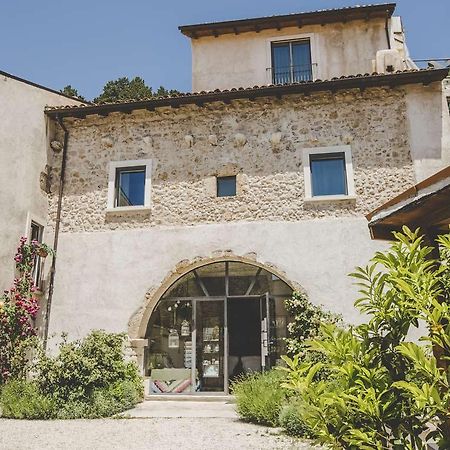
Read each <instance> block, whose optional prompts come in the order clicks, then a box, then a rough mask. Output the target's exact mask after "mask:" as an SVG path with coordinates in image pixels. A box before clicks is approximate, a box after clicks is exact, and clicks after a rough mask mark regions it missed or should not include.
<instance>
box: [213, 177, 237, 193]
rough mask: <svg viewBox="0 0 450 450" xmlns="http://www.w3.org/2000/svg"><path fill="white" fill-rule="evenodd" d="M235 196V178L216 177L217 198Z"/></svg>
mask: <svg viewBox="0 0 450 450" xmlns="http://www.w3.org/2000/svg"><path fill="white" fill-rule="evenodd" d="M235 195H236V176H232V177H217V197H233V196H235Z"/></svg>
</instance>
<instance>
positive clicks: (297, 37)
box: [266, 33, 320, 84]
mask: <svg viewBox="0 0 450 450" xmlns="http://www.w3.org/2000/svg"><path fill="white" fill-rule="evenodd" d="M308 40H309V45H310V51H311V72H312V79H313V80H316V79H317V78H320V77H319V72H318V68H319V67H320V66H319V61H318V60H317V58H318V56H316V55H317V52H316V47H317V43H316V34H315V33H301V34H291V35H286V36H272V37H270V38H268V39H266V83H267V84H272V44H273V43H278V42H286V41H287V42H292V41H308Z"/></svg>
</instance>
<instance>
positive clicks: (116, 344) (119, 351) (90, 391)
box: [37, 330, 143, 403]
mask: <svg viewBox="0 0 450 450" xmlns="http://www.w3.org/2000/svg"><path fill="white" fill-rule="evenodd" d="M124 345H125V335H123V334H117V333H106V332H105V331H102V330H95V331H92V332H91V333H90V334H89V335H88V336H87V337H86V338H85V339H84V340H82V341H74V342H67V341H65V340H64V341H63V342H62V343H61V345H60V346H59V353H58V354H57V355H56V356H51V355H42V356H41V358H40V361H39V363H38V364H37V382H38V384H39V387H40V389H41V391H42V392H43V393H45V394H48V395H51V396H52V397H54V398H55V400H56V401H57V402H58V403H67V402H75V403H76V402H87V403H92V401H93V400H92V399H93V398H94V397H95V393H96V392H98V391H103V390H105V389H106V390H108V389H110V388H111V387H112V386H118V385H119V384H120V383H124V382H128V383H131V384H132V385H133V386H134V392H136V397H137V398H141V397H142V394H143V387H142V380H141V377H140V376H139V373H138V369H137V367H136V365H135V364H134V363H133V362H127V361H125V359H124V357H123V352H124ZM128 403H129V402H128ZM134 403H136V401H134Z"/></svg>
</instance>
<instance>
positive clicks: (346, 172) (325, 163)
mask: <svg viewBox="0 0 450 450" xmlns="http://www.w3.org/2000/svg"><path fill="white" fill-rule="evenodd" d="M304 154H305V160H304V178H305V197H306V199H307V200H323V199H325V200H327V199H328V200H333V199H334V200H341V199H342V200H343V199H348V198H352V197H354V196H355V188H354V181H353V165H352V155H351V148H350V146H349V145H343V146H337V147H318V148H310V149H305V150H304Z"/></svg>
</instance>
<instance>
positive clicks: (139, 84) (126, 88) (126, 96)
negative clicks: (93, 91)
mask: <svg viewBox="0 0 450 450" xmlns="http://www.w3.org/2000/svg"><path fill="white" fill-rule="evenodd" d="M177 92H178V91H176V90H173V89H172V90H167V89H166V88H164V87H163V86H160V87H159V89H158V90H157V91H156V92H155V93H154V92H153V90H152V88H151V87H150V86H147V85H146V84H145V81H144V80H143V79H142V78H141V77H135V78H133V79H132V80H129V79H128V77H122V78H118V79H117V80H111V81H108V82H107V83H106V84H105V86H104V87H103V92H102V93H101V94H100V95H99V96H98V97H97V98H95V99H94V103H110V102H126V101H132V100H144V99H148V98H155V97H161V96H167V95H173V94H176V93H177Z"/></svg>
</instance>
